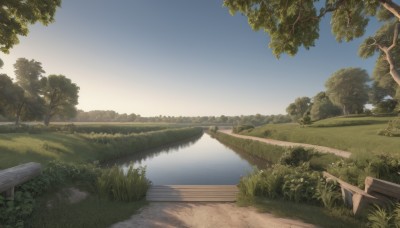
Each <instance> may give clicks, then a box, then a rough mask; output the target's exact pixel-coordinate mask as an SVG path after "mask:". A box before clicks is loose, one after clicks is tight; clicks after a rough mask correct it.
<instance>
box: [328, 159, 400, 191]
mask: <svg viewBox="0 0 400 228" xmlns="http://www.w3.org/2000/svg"><path fill="white" fill-rule="evenodd" d="M328 172H329V173H331V174H333V175H335V176H337V177H339V178H340V179H343V180H344V181H346V182H349V183H351V184H353V185H357V186H358V187H360V188H361V189H363V188H364V185H365V177H366V176H371V177H375V178H379V179H383V180H386V181H390V182H394V183H397V184H400V175H399V174H398V173H399V172H400V158H398V157H393V156H391V155H383V154H382V155H378V156H375V157H373V158H372V159H357V160H346V161H345V160H341V161H338V162H335V163H333V164H332V165H331V166H330V167H329V168H328Z"/></svg>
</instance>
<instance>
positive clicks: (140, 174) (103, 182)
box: [97, 164, 150, 202]
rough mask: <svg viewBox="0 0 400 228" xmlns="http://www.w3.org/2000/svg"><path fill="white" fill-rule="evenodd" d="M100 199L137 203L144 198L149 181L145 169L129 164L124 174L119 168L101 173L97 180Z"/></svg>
mask: <svg viewBox="0 0 400 228" xmlns="http://www.w3.org/2000/svg"><path fill="white" fill-rule="evenodd" d="M97 186H98V189H99V194H100V196H101V197H104V198H108V199H111V200H119V201H128V202H129V201H137V200H140V199H142V198H143V197H144V196H146V192H147V190H148V188H149V186H150V181H149V180H148V179H147V178H146V169H145V168H137V169H135V168H134V167H133V164H131V165H130V166H129V168H128V171H127V173H126V174H125V173H124V171H123V170H122V169H121V168H118V167H116V166H114V167H113V168H110V169H107V170H105V171H103V173H102V175H101V176H100V177H99V178H98V180H97Z"/></svg>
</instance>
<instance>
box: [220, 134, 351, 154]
mask: <svg viewBox="0 0 400 228" xmlns="http://www.w3.org/2000/svg"><path fill="white" fill-rule="evenodd" d="M220 132H222V133H224V134H227V135H231V136H235V137H238V138H242V139H251V140H256V141H259V142H263V143H268V144H271V145H277V146H284V147H294V146H301V147H304V148H311V149H315V150H317V151H319V152H321V153H331V154H335V155H337V156H340V157H344V158H349V157H350V155H351V153H350V152H348V151H344V150H338V149H334V148H330V147H325V146H317V145H311V144H305V143H294V142H286V141H280V140H275V139H266V138H258V137H253V136H247V135H238V134H234V133H232V130H220Z"/></svg>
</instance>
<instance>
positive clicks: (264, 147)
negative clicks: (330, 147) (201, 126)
mask: <svg viewBox="0 0 400 228" xmlns="http://www.w3.org/2000/svg"><path fill="white" fill-rule="evenodd" d="M210 134H211V135H212V136H213V137H214V138H216V139H217V140H218V141H220V142H221V143H223V144H224V145H226V146H228V147H231V148H232V149H235V150H238V151H240V152H243V153H246V154H249V155H251V156H254V157H256V158H258V159H261V160H263V161H266V162H268V163H269V164H276V163H278V162H279V159H280V158H281V157H282V155H283V154H284V153H285V152H287V151H288V149H287V148H285V147H281V146H276V145H270V144H266V143H262V142H259V141H255V140H250V139H241V138H237V137H234V136H231V135H227V134H224V133H220V132H216V133H212V132H211V133H210ZM340 159H341V158H339V157H337V156H335V155H333V154H324V153H311V155H310V159H309V163H310V165H311V167H313V168H315V169H317V170H325V169H326V167H327V166H328V165H329V164H332V163H333V162H335V161H338V160H340Z"/></svg>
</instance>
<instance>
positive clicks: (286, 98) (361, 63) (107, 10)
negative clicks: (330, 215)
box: [0, 0, 377, 116]
mask: <svg viewBox="0 0 400 228" xmlns="http://www.w3.org/2000/svg"><path fill="white" fill-rule="evenodd" d="M369 28H371V29H369V30H368V31H367V33H368V34H370V33H372V32H374V31H375V29H376V28H377V25H376V23H374V25H372V26H370V27H369ZM361 41H362V39H358V40H355V41H353V42H351V43H341V44H338V43H337V42H336V41H335V39H334V37H333V36H332V35H331V33H330V26H329V18H327V19H326V20H324V21H323V24H322V25H321V34H320V39H319V41H317V45H316V47H314V48H312V49H311V50H309V51H306V50H303V49H302V50H301V51H300V52H299V53H298V55H296V56H295V57H289V56H286V55H283V56H282V57H281V59H279V60H277V59H276V58H275V57H274V56H273V55H272V52H271V50H270V49H268V42H269V39H268V36H267V34H265V33H263V32H254V31H252V30H251V28H250V27H249V25H248V24H247V18H245V17H244V16H242V15H240V14H237V15H235V16H231V15H230V14H229V12H228V10H227V9H226V8H224V7H222V0H204V1H196V0H168V1H163V0H134V1H128V0H114V1H109V0H96V1H82V0H64V1H63V3H62V8H61V9H59V10H58V12H57V14H56V21H55V23H53V24H50V25H49V26H48V27H45V26H42V25H41V24H36V25H33V26H31V27H30V33H29V35H28V36H27V37H22V38H21V42H20V44H19V45H17V46H15V47H14V48H13V49H12V50H11V52H10V54H8V55H4V54H2V53H1V55H0V58H1V59H3V61H4V62H5V66H4V67H3V70H2V71H3V72H6V73H7V74H9V75H10V76H13V75H14V74H13V66H12V65H13V64H14V63H15V60H16V59H17V58H19V57H25V58H28V59H35V60H36V61H39V62H41V63H42V66H43V68H44V70H45V71H46V75H48V74H63V75H65V76H67V77H68V78H70V79H71V80H72V81H73V82H75V83H76V84H78V85H79V86H80V88H81V89H80V99H79V105H78V108H80V109H83V110H86V111H89V110H115V111H117V112H120V113H136V114H140V115H142V116H155V115H173V116H180V115H182V116H203V115H216V116H219V115H248V114H256V113H260V114H279V113H282V114H284V113H285V108H286V107H287V106H288V104H289V103H291V102H293V100H294V99H295V98H296V97H299V96H309V97H312V96H314V95H315V94H316V93H318V92H320V91H323V90H324V89H325V88H324V83H325V81H326V79H327V78H328V77H329V76H330V75H331V74H332V73H334V72H335V71H336V70H339V69H340V68H344V67H361V68H364V69H366V70H367V71H368V72H369V73H371V72H372V69H373V66H374V62H375V58H371V59H368V60H362V59H360V58H359V57H358V56H357V49H358V45H359V44H360V42H361Z"/></svg>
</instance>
